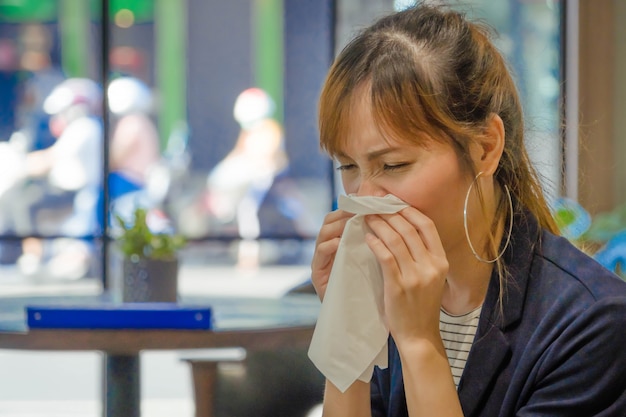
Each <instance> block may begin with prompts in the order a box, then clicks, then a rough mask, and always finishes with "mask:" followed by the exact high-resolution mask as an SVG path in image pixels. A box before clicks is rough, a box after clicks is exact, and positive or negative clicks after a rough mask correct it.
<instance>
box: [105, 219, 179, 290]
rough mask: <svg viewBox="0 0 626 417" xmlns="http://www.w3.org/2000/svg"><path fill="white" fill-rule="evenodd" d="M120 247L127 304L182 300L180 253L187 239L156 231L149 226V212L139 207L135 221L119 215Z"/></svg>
mask: <svg viewBox="0 0 626 417" xmlns="http://www.w3.org/2000/svg"><path fill="white" fill-rule="evenodd" d="M115 219H116V223H117V226H119V230H118V234H117V236H116V239H115V240H116V243H117V247H118V249H119V251H120V253H121V255H122V258H123V266H122V270H123V278H122V301H123V302H176V301H177V298H178V262H179V260H178V251H179V250H180V249H182V248H183V247H184V245H185V243H186V240H185V238H184V237H183V236H180V235H178V234H174V233H169V232H155V231H153V230H152V229H151V228H150V227H149V224H148V210H146V209H145V208H141V207H139V208H136V209H135V210H134V212H133V215H132V219H131V220H130V221H128V222H127V221H125V220H124V219H123V218H122V217H121V216H120V215H119V214H116V215H115Z"/></svg>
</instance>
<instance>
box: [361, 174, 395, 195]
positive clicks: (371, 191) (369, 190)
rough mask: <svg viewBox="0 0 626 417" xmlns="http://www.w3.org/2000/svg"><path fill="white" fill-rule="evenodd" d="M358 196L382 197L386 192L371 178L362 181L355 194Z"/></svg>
mask: <svg viewBox="0 0 626 417" xmlns="http://www.w3.org/2000/svg"><path fill="white" fill-rule="evenodd" d="M356 194H357V195H358V196H371V197H384V196H385V195H386V194H387V192H386V191H385V189H384V188H382V187H381V186H380V185H378V184H376V182H375V181H373V179H372V178H367V179H363V180H362V181H361V182H360V183H359V188H358V190H357V193H356Z"/></svg>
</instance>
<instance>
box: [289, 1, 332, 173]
mask: <svg viewBox="0 0 626 417" xmlns="http://www.w3.org/2000/svg"><path fill="white" fill-rule="evenodd" d="M333 4H334V2H333V1H332V0H307V1H302V0H286V1H285V135H286V136H285V137H286V147H287V152H288V154H289V158H290V160H291V168H292V169H291V171H292V175H293V176H294V177H316V178H328V179H329V181H330V175H331V173H332V169H331V166H330V162H329V160H328V158H327V157H326V156H324V155H322V153H321V152H320V150H319V144H318V143H319V142H318V133H317V102H318V98H319V93H320V89H321V87H322V84H323V82H324V78H325V77H326V72H327V71H328V68H329V66H330V63H331V61H332V58H333V50H334V47H333V44H334V35H333V34H334V6H333Z"/></svg>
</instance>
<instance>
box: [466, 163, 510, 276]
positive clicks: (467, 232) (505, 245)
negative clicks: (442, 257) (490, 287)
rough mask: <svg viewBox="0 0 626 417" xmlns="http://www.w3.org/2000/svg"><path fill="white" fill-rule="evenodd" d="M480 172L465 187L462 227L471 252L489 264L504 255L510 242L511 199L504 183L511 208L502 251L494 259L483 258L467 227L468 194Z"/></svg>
mask: <svg viewBox="0 0 626 417" xmlns="http://www.w3.org/2000/svg"><path fill="white" fill-rule="evenodd" d="M482 174H483V173H482V171H481V172H479V173H478V175H476V177H475V178H474V181H472V183H471V184H470V186H469V188H468V189H467V194H466V195H465V204H464V205H463V227H464V228H465V238H466V239H467V243H468V244H469V247H470V249H471V250H472V253H473V254H474V256H475V257H476V259H478V260H479V261H481V262H484V263H487V264H491V263H494V262H496V261H497V260H498V259H500V258H501V257H502V255H504V252H505V251H506V248H508V247H509V243H510V242H511V232H512V231H513V200H512V199H511V191H510V190H509V187H507V186H506V184H505V185H504V190H505V191H506V195H507V197H508V198H509V207H510V209H511V215H510V216H509V233H508V235H507V237H506V243H505V244H504V247H503V248H502V251H501V252H500V253H499V254H498V256H496V257H495V258H494V259H491V260H489V259H485V258H483V257H482V256H480V255H479V254H478V253H477V252H476V250H475V249H474V245H472V241H471V239H470V236H469V231H468V229H467V202H468V201H469V196H470V193H471V191H472V188H473V187H474V184H475V183H476V181H477V180H478V177H480V176H481V175H482Z"/></svg>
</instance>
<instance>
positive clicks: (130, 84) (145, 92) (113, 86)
mask: <svg viewBox="0 0 626 417" xmlns="http://www.w3.org/2000/svg"><path fill="white" fill-rule="evenodd" d="M107 98H108V100H109V109H110V110H111V112H112V113H113V114H116V115H119V116H123V115H126V114H130V113H150V111H152V93H151V92H150V89H149V88H148V86H147V85H146V84H144V83H143V82H142V81H140V80H138V79H137V78H133V77H120V78H116V79H114V80H113V81H111V82H110V83H109V88H108V90H107Z"/></svg>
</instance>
